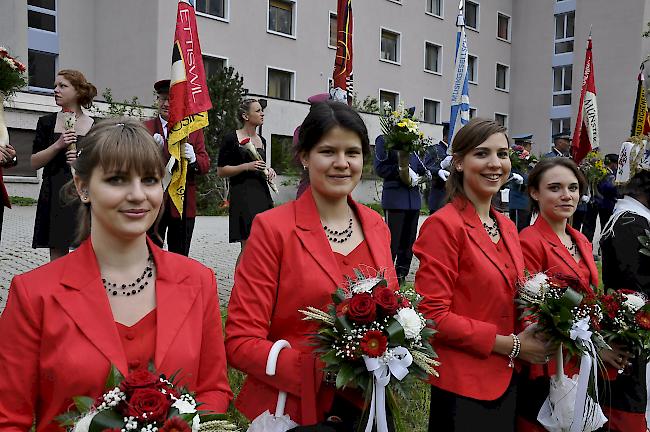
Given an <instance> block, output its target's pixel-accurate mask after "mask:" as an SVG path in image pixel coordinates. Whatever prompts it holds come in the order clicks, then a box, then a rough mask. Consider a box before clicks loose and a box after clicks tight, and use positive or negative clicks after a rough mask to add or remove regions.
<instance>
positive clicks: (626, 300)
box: [599, 289, 650, 359]
mask: <svg viewBox="0 0 650 432" xmlns="http://www.w3.org/2000/svg"><path fill="white" fill-rule="evenodd" d="M599 300H600V303H601V304H602V308H603V310H604V317H603V322H602V330H601V333H602V335H603V337H604V338H605V340H606V341H607V342H614V341H616V342H619V343H623V344H625V345H626V346H627V347H629V348H630V349H632V350H634V351H636V352H637V353H640V354H641V356H642V357H643V358H644V359H648V358H649V357H650V303H648V299H647V297H646V296H645V294H643V293H640V292H637V291H632V290H627V289H619V290H608V292H607V294H603V295H601V296H600V298H599Z"/></svg>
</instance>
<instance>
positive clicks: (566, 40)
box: [553, 10, 576, 55]
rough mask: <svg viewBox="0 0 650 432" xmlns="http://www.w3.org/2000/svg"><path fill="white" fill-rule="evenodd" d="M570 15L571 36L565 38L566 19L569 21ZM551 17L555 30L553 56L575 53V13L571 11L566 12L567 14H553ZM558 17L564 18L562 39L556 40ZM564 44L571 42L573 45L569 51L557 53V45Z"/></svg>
mask: <svg viewBox="0 0 650 432" xmlns="http://www.w3.org/2000/svg"><path fill="white" fill-rule="evenodd" d="M570 15H573V36H567V29H568V28H569V26H568V19H569V16H570ZM553 17H554V20H553V24H555V28H554V30H553V54H555V55H562V54H568V53H572V52H574V51H575V39H576V31H575V28H576V11H574V10H572V11H567V12H562V13H558V14H554V15H553ZM560 17H563V18H564V23H563V25H562V28H563V36H564V37H562V38H557V34H556V31H557V20H558V18H560ZM566 42H572V43H573V47H572V49H571V50H570V51H564V52H561V53H559V52H557V46H558V44H561V43H566Z"/></svg>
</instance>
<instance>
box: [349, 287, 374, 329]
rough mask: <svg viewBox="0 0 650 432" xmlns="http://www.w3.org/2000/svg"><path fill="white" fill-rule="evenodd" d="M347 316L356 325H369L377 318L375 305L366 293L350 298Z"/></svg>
mask: <svg viewBox="0 0 650 432" xmlns="http://www.w3.org/2000/svg"><path fill="white" fill-rule="evenodd" d="M348 316H349V317H350V319H352V320H353V321H356V322H358V323H362V324H365V323H371V322H373V321H374V320H375V318H377V305H376V304H375V301H374V300H373V299H372V296H371V295H370V294H368V293H361V294H356V295H354V296H352V298H351V299H350V304H349V307H348Z"/></svg>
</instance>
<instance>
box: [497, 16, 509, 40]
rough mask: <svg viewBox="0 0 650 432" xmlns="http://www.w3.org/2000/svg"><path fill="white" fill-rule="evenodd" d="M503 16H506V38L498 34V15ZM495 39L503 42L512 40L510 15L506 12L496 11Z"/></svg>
mask: <svg viewBox="0 0 650 432" xmlns="http://www.w3.org/2000/svg"><path fill="white" fill-rule="evenodd" d="M502 16H503V17H505V18H508V30H507V31H508V38H507V39H504V38H502V37H501V36H499V18H500V17H502ZM497 39H498V40H500V41H503V42H508V43H511V42H512V16H510V15H508V14H507V13H504V12H501V11H497Z"/></svg>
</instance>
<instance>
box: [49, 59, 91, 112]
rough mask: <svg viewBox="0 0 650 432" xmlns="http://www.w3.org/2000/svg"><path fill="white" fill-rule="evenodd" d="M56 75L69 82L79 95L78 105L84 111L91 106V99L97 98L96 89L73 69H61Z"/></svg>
mask: <svg viewBox="0 0 650 432" xmlns="http://www.w3.org/2000/svg"><path fill="white" fill-rule="evenodd" d="M58 75H60V76H62V77H63V78H65V79H67V80H68V81H70V84H72V87H74V89H75V90H76V91H77V94H78V95H79V96H78V98H77V101H78V102H79V105H81V106H82V107H84V108H86V109H88V108H90V107H91V106H92V105H93V99H95V96H97V88H96V87H95V86H94V85H92V84H91V83H90V82H88V80H86V77H85V76H84V74H82V73H81V72H79V71H78V70H74V69H62V70H60V71H59V73H57V76H58Z"/></svg>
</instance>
